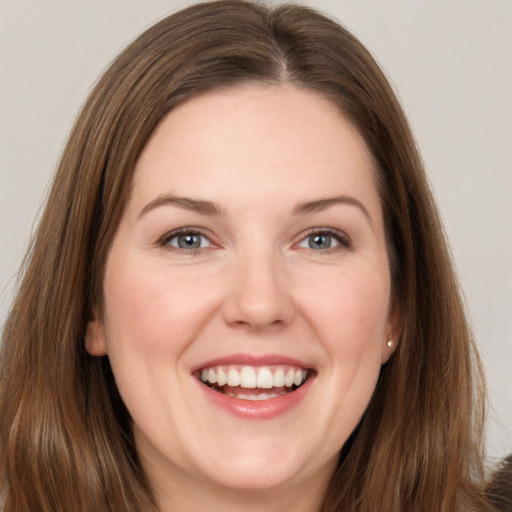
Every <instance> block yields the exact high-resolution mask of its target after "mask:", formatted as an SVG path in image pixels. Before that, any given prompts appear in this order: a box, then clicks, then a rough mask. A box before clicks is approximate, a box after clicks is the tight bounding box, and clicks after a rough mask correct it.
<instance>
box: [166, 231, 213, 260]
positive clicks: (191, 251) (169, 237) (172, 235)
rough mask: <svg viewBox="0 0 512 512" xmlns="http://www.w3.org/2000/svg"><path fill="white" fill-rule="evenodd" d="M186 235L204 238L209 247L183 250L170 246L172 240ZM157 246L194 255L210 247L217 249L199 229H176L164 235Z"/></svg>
mask: <svg viewBox="0 0 512 512" xmlns="http://www.w3.org/2000/svg"><path fill="white" fill-rule="evenodd" d="M187 235H193V236H200V237H203V238H206V239H207V240H208V242H209V245H208V246H207V247H193V248H183V247H176V246H173V245H170V242H171V240H173V239H174V238H178V237H180V236H187ZM158 244H159V245H160V246H162V247H164V248H166V249H168V250H170V251H181V252H184V253H186V254H191V255H193V254H196V253H198V252H199V251H201V250H204V249H210V248H212V247H217V246H216V245H215V243H214V242H212V241H211V239H210V237H209V236H208V235H206V234H205V233H204V232H203V231H202V230H201V229H199V228H182V229H176V230H174V231H171V232H170V233H166V234H165V235H164V236H163V237H162V238H160V240H159V241H158Z"/></svg>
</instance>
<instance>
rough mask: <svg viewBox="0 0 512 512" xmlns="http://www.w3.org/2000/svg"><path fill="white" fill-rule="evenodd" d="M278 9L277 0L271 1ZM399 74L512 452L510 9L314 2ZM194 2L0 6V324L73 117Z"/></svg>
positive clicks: (470, 1)
mask: <svg viewBox="0 0 512 512" xmlns="http://www.w3.org/2000/svg"><path fill="white" fill-rule="evenodd" d="M268 3H272V2H268ZM302 3H305V4H307V5H310V6H312V7H316V8H318V9H320V10H323V11H324V12H326V13H328V14H330V15H332V16H334V17H335V18H336V19H338V21H340V22H341V23H342V24H344V25H345V26H347V27H348V28H349V29H350V30H352V31H353V32H354V33H355V34H356V35H357V36H358V37H359V38H360V39H361V40H362V41H363V43H365V44H366V46H367V47H368V48H369V49H370V51H371V52H372V53H373V54H374V56H375V57H376V59H377V61H378V62H379V63H380V64H381V65H382V67H383V68H384V70H385V72H386V73H387V75H388V77H389V78H390V80H391V82H392V84H393V86H394V87H395V90H396V92H397V94H398V97H399V98H400V99H401V101H402V104H403V106H404V108H405V110H406V113H407V115H408V117H409V119H410V122H411V124H412V127H413V130H414V132H415V134H416V137H417V140H418V144H419V147H420V149H421V151H422V154H423V157H424V160H425V163H426V167H427V171H428V173H429V177H430V180H431V183H432V186H433V188H434V192H435V195H436V197H437V200H438V202H439V205H440V209H441V213H442V216H443V219H444V221H445V227H446V231H447V234H448V237H449V240H450V243H451V247H452V251H453V255H454V259H455V262H456V265H457V268H458V271H459V275H460V280H461V283H462V286H463V290H464V293H465V296H466V300H467V304H468V308H469V310H470V313H471V318H472V321H473V326H474V330H475V333H476V336H477V340H478V344H479V347H480V350H481V353H482V356H483V359H484V363H485V367H486V373H487V377H488V385H489V392H490V398H491V409H490V412H489V416H490V424H489V431H488V449H489V453H490V455H491V456H494V457H499V456H503V455H505V454H506V453H508V452H512V99H511V98H512V0H416V1H414V0H310V1H303V2H302ZM189 4H190V2H187V1H184V0H167V1H166V0H108V1H107V0H75V1H73V2H71V1H69V0H0V237H1V255H0V292H1V295H0V297H1V299H0V320H1V322H2V324H3V321H4V319H5V316H6V314H7V311H8V307H9V303H10V301H11V298H12V292H13V289H14V288H15V285H16V278H15V276H16V272H17V268H18V266H19V264H20V261H21V259H22V256H23V254H24V251H25V249H26V247H27V244H28V240H29V236H30V233H31V231H32V230H33V228H34V225H35V221H36V219H37V217H38V214H39V212H40V207H41V205H42V201H43V195H44V193H45V190H46V189H47V185H48V182H49V179H50V176H51V175H52V172H53V171H54V169H55V166H56V164H57V161H58V157H59V154H60V152H61V150H62V147H63V145H64V142H65V140H66V137H67V134H68V131H69V129H70V127H71V124H72V122H73V120H74V117H75V115H76V113H77V111H78V109H79V107H80V105H81V104H82V102H83V100H84V99H85V97H86V95H87V92H88V91H89V90H90V88H91V86H92V84H93V83H94V82H95V80H96V79H97V78H98V76H99V74H100V73H101V71H102V70H103V69H104V68H105V67H106V65H107V64H108V63H109V61H110V60H111V59H112V58H113V57H114V56H115V55H116V54H117V53H118V52H119V51H120V50H121V49H122V48H123V47H124V46H125V45H126V44H127V43H129V42H130V41H131V40H132V39H133V38H134V37H135V36H136V35H138V34H139V33H140V32H141V31H142V30H144V29H145V28H147V27H149V26H150V25H151V24H153V23H154V22H155V21H157V20H159V19H160V18H162V17H163V16H164V15H166V14H168V13H171V12H173V11H175V10H177V9H179V8H181V7H184V6H186V5H189Z"/></svg>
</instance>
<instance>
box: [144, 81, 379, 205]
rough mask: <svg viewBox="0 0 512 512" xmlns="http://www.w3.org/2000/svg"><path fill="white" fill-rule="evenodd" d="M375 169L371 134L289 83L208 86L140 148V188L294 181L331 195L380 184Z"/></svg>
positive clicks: (270, 187) (246, 187)
mask: <svg viewBox="0 0 512 512" xmlns="http://www.w3.org/2000/svg"><path fill="white" fill-rule="evenodd" d="M374 174H375V166H374V162H373V158H372V155H371V153H370V151H369V149H368V147H367V145H366V143H365V141H364V139H363V138H362V136H361V135H360V134H359V132H358V131H357V130H356V129H355V128H354V127H353V125H352V124H351V123H350V122H349V121H348V120H347V119H346V118H345V117H343V116H342V114H341V113H340V111H339V109H338V108H337V106H336V105H334V104H333V103H332V102H330V101H329V100H327V99H325V98H324V97H323V96H321V95H319V94H317V93H314V92H311V91H308V90H302V89H297V88H295V87H293V86H292V85H289V84H284V85H279V86H268V85H244V86H239V87H234V88H228V89H221V90H215V91H211V92H207V93H204V94H201V95H199V96H196V97H194V98H192V99H190V100H188V101H186V102H184V103H182V104H180V105H179V106H177V107H176V108H175V109H173V110H172V111H171V112H169V113H168V114H167V115H166V116H165V117H164V119H163V120H162V121H161V122H160V124H159V125H158V126H157V128H156V130H155V131H154V133H153V134H152V136H151V138H150V140H149V141H148V143H147V144H146V146H145V148H144V150H143V151H142V153H141V155H140V158H139V160H138V163H137V166H136V170H135V176H134V192H135V194H136V195H137V196H144V197H146V196H148V195H151V194H153V195H154V194H155V193H156V192H157V190H158V189H161V188H162V187H164V188H166V189H169V190H166V191H167V192H173V193H177V194H181V193H189V190H188V189H189V188H190V187H193V188H194V190H196V191H199V192H202V191H208V192H211V191H212V190H215V191H216V193H218V194H222V192H223V191H225V192H227V193H228V195H229V194H233V189H237V191H238V192H239V193H240V194H241V195H242V196H244V195H245V196H247V195H250V194H251V193H252V192H253V191H255V190H258V193H265V191H266V192H267V193H270V192H275V191H276V190H277V189H282V192H283V193H284V192H289V190H290V184H293V190H294V191H295V192H296V193H297V194H300V193H301V192H302V193H305V192H309V193H310V194H313V195H314V194H315V193H318V194H324V195H325V193H328V192H329V188H330V187H335V186H339V187H341V188H343V187H345V188H347V189H351V190H352V191H357V189H358V188H360V187H361V186H366V187H368V186H372V187H373V188H374ZM283 180H284V182H283ZM290 180H292V181H290ZM301 184H304V187H301ZM226 189H229V190H227V191H226ZM333 192H334V191H333ZM335 192H336V193H342V192H343V190H336V191H335Z"/></svg>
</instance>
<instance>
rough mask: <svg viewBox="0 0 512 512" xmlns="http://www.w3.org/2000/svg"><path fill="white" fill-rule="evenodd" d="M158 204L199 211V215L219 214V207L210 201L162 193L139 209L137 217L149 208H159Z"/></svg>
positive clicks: (220, 212)
mask: <svg viewBox="0 0 512 512" xmlns="http://www.w3.org/2000/svg"><path fill="white" fill-rule="evenodd" d="M160 206H177V207H178V208H182V209H183V210H190V211H192V212H196V213H199V214H201V215H208V216H213V215H221V214H222V211H221V209H220V208H219V207H218V206H217V205H216V204H215V203H212V202H211V201H204V200H201V199H192V198H191V197H177V196H172V195H163V196H159V197H157V198H156V199H154V200H153V201H151V202H150V203H148V204H147V205H146V206H144V208H143V209H142V210H141V212H140V214H139V217H141V216H142V215H145V214H146V213H148V212H149V211H151V210H154V209H155V208H159V207H160Z"/></svg>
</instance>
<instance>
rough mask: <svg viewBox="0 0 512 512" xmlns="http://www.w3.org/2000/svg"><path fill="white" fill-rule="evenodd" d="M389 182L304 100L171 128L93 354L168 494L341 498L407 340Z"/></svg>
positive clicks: (281, 96)
mask: <svg viewBox="0 0 512 512" xmlns="http://www.w3.org/2000/svg"><path fill="white" fill-rule="evenodd" d="M374 173H375V169H374V163H373V161H372V158H371V155H370V153H369V151H368V148H367V147H366V145H365V143H364V141H363V139H362V138H361V137H360V136H359V134H358V132H357V131H356V130H355V129H354V128H353V127H352V126H351V124H350V123H349V122H348V121H347V120H346V119H344V118H343V117H342V116H341V115H340V114H339V113H338V112H337V111H336V109H335V108H334V107H333V105H331V104H330V103H329V102H327V101H326V100H323V99H322V98H320V97H319V96H317V95H315V94H313V93H311V92H307V91H304V90H298V89H295V88H293V87H292V86H290V85H285V86H255V85H253V86H244V87H238V88H235V89H227V90H220V91H214V92H209V93H205V94H203V95H201V96H199V97H196V98H194V99H192V100H189V101H188V102H186V103H184V104H181V105H180V106H178V107H177V108H176V109H174V110H173V111H172V112H171V113H169V114H168V115H167V116H166V117H165V118H164V119H163V121H162V122H161V123H160V125H159V126H158V127H157V129H156V130H155V132H154V134H153V135H152V137H151V139H150V140H149V142H148V144H147V146H146V147H145V149H144V151H143V152H142V154H141V157H140V159H139V161H138V164H137V167H136V171H135V177H134V183H133V193H132V195H131V198H130V200H129V203H128V205H127V208H126V211H125V213H124V216H123V218H122V220H121V223H120V226H119V229H118V232H117V234H116V236H115V238H114V241H113V245H112V247H111V250H110V253H109V256H108V260H107V266H106V272H105V282H104V297H105V308H104V311H102V314H101V315H99V316H98V318H96V319H94V320H93V321H91V322H90V323H89V325H88V332H87V337H86V340H87V341H86V343H87V348H88V350H89V352H90V353H91V354H93V355H103V354H108V357H109V359H110V362H111V365H112V370H113V372H114V375H115V379H116V382H117V385H118V388H119V391H120V393H121V396H122V398H123V400H124V402H125V404H126V407H127V408H128V411H129V412H130V414H131V417H132V418H133V429H134V436H135V440H136V445H137V449H138V452H139V455H140V458H141V461H142V464H143V466H144V467H145V469H146V471H147V472H148V474H149V475H150V479H153V481H155V482H157V483H159V485H160V486H161V487H164V486H166V485H167V486H169V485H171V486H172V485H174V486H177V487H178V486H180V489H181V490H183V489H185V488H186V487H187V485H189V484H190V483H191V482H196V483H197V482H200V483H201V484H204V485H208V486H210V487H211V488H216V489H230V490H233V489H235V490H236V489H239V490H244V491H247V490H255V489H256V490H264V489H267V490H269V489H272V490H276V489H283V490H284V489H287V490H289V491H291V490H292V489H303V490H304V489H307V486H308V485H315V486H317V488H320V487H322V486H325V484H326V482H327V481H328V479H329V478H330V476H331V475H332V472H333V471H334V468H335V466H336V464H337V458H338V454H339V451H340V449H341V447H342V446H343V444H344V443H345V441H346V440H347V438H348V436H349V435H350V433H351V432H352V431H353V430H354V428H355V427H356V425H357V423H358V422H359V420H360V418H361V415H362V414H363V412H364V410H365V409H366V407H367V405H368V402H369V400H370V398H371V396H372V393H373V391H374V388H375V385H376V382H377V377H378V375H379V371H380V367H381V365H382V364H383V362H385V361H386V360H387V358H388V357H389V356H390V350H391V349H390V348H389V347H388V345H387V342H388V340H389V339H390V338H393V337H395V338H396V336H397V329H398V327H397V320H396V317H397V316H398V315H397V314H396V312H393V311H394V308H393V307H392V303H391V293H390V292H391V283H390V273H389V268H388V258H387V254H386V241H385V237H384V226H383V218H382V211H381V205H380V200H379V195H378V192H377V189H376V186H375V180H374ZM167 480H168V482H167V483H166V481H167ZM169 482H172V483H169Z"/></svg>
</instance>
